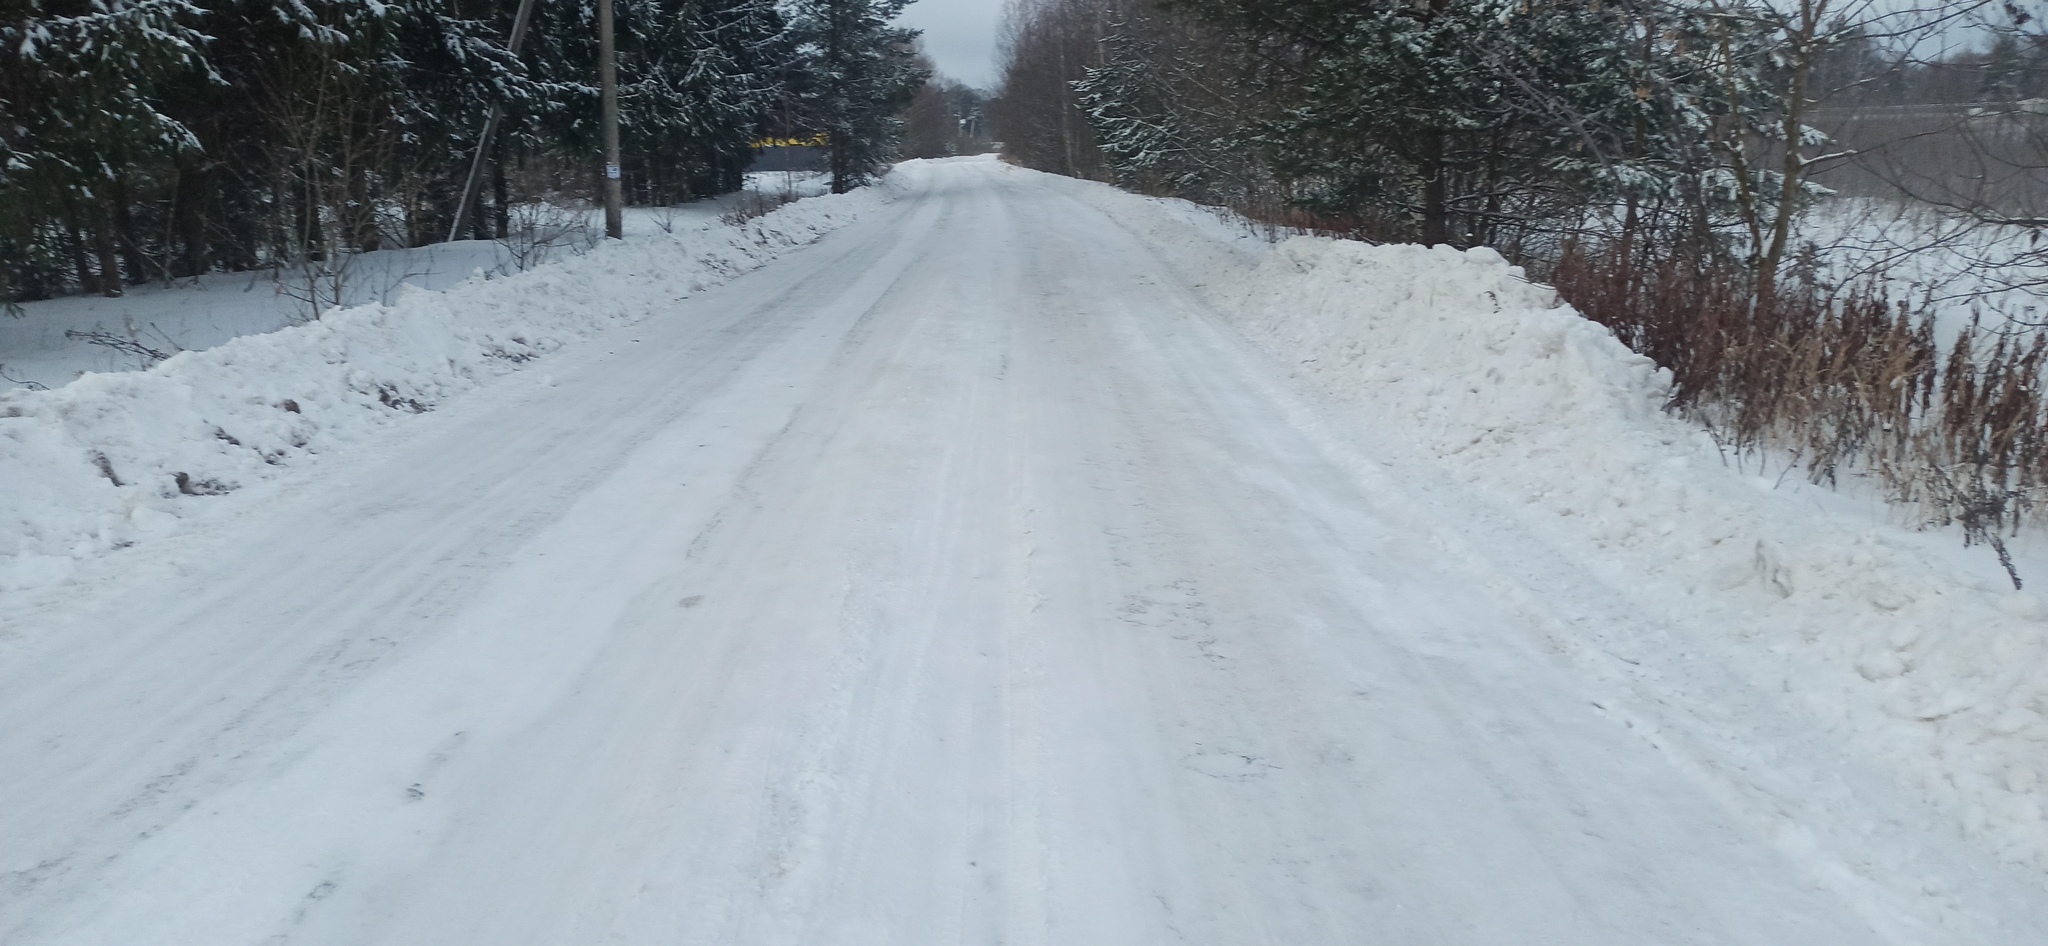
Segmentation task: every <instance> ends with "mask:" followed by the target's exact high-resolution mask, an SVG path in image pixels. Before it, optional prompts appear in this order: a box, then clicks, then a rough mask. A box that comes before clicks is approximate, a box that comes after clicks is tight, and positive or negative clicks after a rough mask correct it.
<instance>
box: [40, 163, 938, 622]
mask: <svg viewBox="0 0 2048 946" xmlns="http://www.w3.org/2000/svg"><path fill="white" fill-rule="evenodd" d="M900 186H902V183H901V182H900V181H898V180H896V179H895V178H893V177H892V178H891V179H889V180H887V181H885V182H884V184H882V185H879V186H877V187H871V188H865V189H862V190H858V191H855V192H853V193H850V194H844V195H836V196H825V197H814V198H807V199H804V200H800V201H797V202H795V203H792V204H789V205H787V206H784V207H782V208H780V209H777V210H775V211H772V212H770V213H767V214H765V215H763V216H760V217H756V218H754V219H752V220H748V221H746V222H744V223H741V224H737V225H734V224H728V223H725V222H722V221H710V222H707V223H706V224H704V225H703V226H702V227H700V228H692V229H686V228H681V227H678V228H676V229H675V231H674V232H673V233H653V234H647V235H645V236H643V237H640V238H637V239H634V240H630V241H626V242H623V243H617V242H610V243H607V244H606V245H604V246H601V247H599V248H598V249H597V250H596V251H594V252H591V253H588V254H585V255H581V256H576V257H572V258H569V259H565V260H562V261H560V262H556V263H551V264H548V265H545V266H541V267H537V268H535V269H533V270H530V271H527V272H523V273H517V274H514V275H511V276H507V277H501V278H484V277H482V276H478V277H472V278H471V279H470V280H468V281H466V282H464V283H462V284H460V285H457V286H454V287H452V288H450V289H448V290H446V291H439V292H435V291H428V290H424V289H416V288H412V287H407V288H406V289H405V290H403V291H402V292H401V293H400V294H399V296H398V298H396V299H395V300H393V301H392V302H391V304H388V305H386V304H370V305H363V306H357V307H354V308H349V309H339V310H334V311H331V312H329V313H328V314H327V315H326V316H325V317H323V318H321V319H319V320H317V321H313V322H309V323H307V324H304V325H298V326H293V327H290V328H285V329H281V330H279V331H275V332H270V333H267V334H261V335H246V336H242V337H240V338H236V339H233V340H230V341H228V342H226V343H224V344H221V345H219V346H217V347H214V348H210V349H207V350H205V351H198V352H185V353H181V354H178V355H175V356H173V357H172V358H170V359H169V360H167V361H164V362H162V363H161V364H158V365H156V366H155V367H153V368H151V369H149V370H147V371H138V372H124V373H118V374H88V375H84V376H82V377H80V378H79V379H77V380H76V381H73V382H71V383H69V384H66V385H64V386H62V387H58V388H55V389H53V390H48V391H30V390H25V389H18V388H16V389H7V390H0V484H5V488H4V489H0V591H9V590H17V589H22V588H28V587H35V586H41V585H48V584H52V583H55V582H59V581H62V580H64V579H65V578H66V577H67V576H69V575H70V574H71V573H72V572H73V570H74V569H75V568H76V567H77V565H78V564H79V563H80V562H81V561H84V560H87V559H91V558H95V557H98V556H100V555H104V554H106V553H107V552H110V551H112V550H115V549H119V548H124V547H126V546H129V545H132V544H134V543H135V542H136V541H138V540H139V539H140V538H142V537H144V536H147V535H149V534H152V533H159V532H165V531H169V530H173V529H175V528H176V527H177V523H178V520H179V518H180V516H181V514H182V511H183V510H186V509H188V508H189V506H188V504H190V503H194V502H203V501H205V498H206V497H208V496H213V495H219V494H222V493H227V492H231V491H234V490H236V489H239V488H241V487H243V486H246V485H250V484H253V483H255V482H260V481H263V480H268V479H273V478H275V477H277V476H279V475H281V474H282V473H283V472H284V471H285V470H286V469H288V468H290V467H292V466H294V465H296V464H301V463H303V461H304V460H306V459H307V458H309V457H313V456H316V455H319V454H322V453H328V452H331V451H333V450H336V449H338V448H341V447H343V446H345V445H347V444H349V443H352V442H356V441H359V440H362V439H363V438H365V437H367V436H369V435H370V434H371V433H372V432H374V431H376V430H377V429H380V428H382V427H385V426H387V425H389V424H392V423H396V422H398V421H400V420H402V419H403V418H405V417H408V416H411V415H414V414H419V413H422V412H425V411H428V410H431V409H433V408H434V407H435V406H436V405H438V404H441V403H443V402H445V401H447V400H448V399H449V398H452V397H455V396H457V395H459V394H461V393H463V392H464V391H468V390H470V389H473V388H476V387H478V386H480V385H483V384H486V383H488V382H490V381H491V380H492V379H494V378H497V377H499V376H502V375H504V374H507V373H509V372H512V371H516V370H518V369H519V368H520V367H521V366H522V365H524V364H525V363H527V362H530V361H532V360H533V359H535V358H538V357H541V356H543V355H546V354H548V353H550V352H553V351H556V350H559V349H561V348H562V347H564V346H566V345H569V344H572V343H574V342H576V341H578V340H580V339H583V338H587V337H590V336H592V335H595V334H597V333H598V332H600V331H603V330H605V329H607V328H610V327H612V326H616V325H622V324H627V323H631V322H636V321H639V320H641V319H644V318H647V317H649V316H652V315H655V314H656V313H658V312H660V311H661V310H663V309H664V308H666V307H667V306H669V305H672V304H673V301H674V300H676V299H678V298H681V297H684V296H688V295H691V294H693V293H696V292H699V291H702V290H703V289H706V288H709V287H711V286H714V285H718V284H720V283H723V282H725V281H727V280H729V279H731V278H733V277H734V276H737V275H739V274H741V273H745V272H749V271H751V270H754V269H757V268H759V267H761V266H762V265H765V264H766V263H768V262H769V261H771V260H773V259H775V258H777V257H779V256H781V255H782V254H784V253H786V252H788V251H789V250H791V249H794V248H796V247H799V246H803V245H805V244H808V243H811V242H813V241H815V240H817V239H818V238H819V237H821V236H823V235H824V234H826V233H828V232H831V231H833V230H836V229H838V228H840V227H843V226H845V225H847V224H849V223H851V222H853V221H854V220H855V219H857V218H858V217H860V216H861V215H862V214H863V213H864V212H866V211H868V210H871V209H873V208H874V207H876V206H878V205H879V204H882V203H885V202H887V201H889V200H892V199H893V198H894V194H895V192H896V189H897V188H899V187H900ZM628 285H637V286H640V287H643V288H642V291H639V292H621V291H620V287H621V286H628Z"/></svg>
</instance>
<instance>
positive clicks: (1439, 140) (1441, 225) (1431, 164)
mask: <svg viewBox="0 0 2048 946" xmlns="http://www.w3.org/2000/svg"><path fill="white" fill-rule="evenodd" d="M1444 137H1445V135H1444V133H1443V132H1441V131H1431V132H1424V133H1423V136H1422V160H1421V162H1420V163H1421V165H1422V242H1423V245H1425V246H1436V245H1438V244H1441V243H1449V242H1450V233H1451V213H1450V188H1449V186H1448V185H1449V182H1448V181H1446V180H1444Z"/></svg>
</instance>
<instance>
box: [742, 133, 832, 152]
mask: <svg viewBox="0 0 2048 946" xmlns="http://www.w3.org/2000/svg"><path fill="white" fill-rule="evenodd" d="M830 144H832V136H831V135H828V134H826V133H824V132H822V131H821V132H818V133H817V134H815V135H812V136H810V137H809V138H763V139H761V140H759V141H756V142H754V147H755V148H823V147H827V146H829V145H830Z"/></svg>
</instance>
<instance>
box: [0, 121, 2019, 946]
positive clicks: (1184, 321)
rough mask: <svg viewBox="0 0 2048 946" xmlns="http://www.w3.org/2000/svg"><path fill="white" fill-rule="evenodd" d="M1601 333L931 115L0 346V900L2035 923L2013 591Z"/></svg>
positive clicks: (1481, 289)
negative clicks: (12, 377)
mask: <svg viewBox="0 0 2048 946" xmlns="http://www.w3.org/2000/svg"><path fill="white" fill-rule="evenodd" d="M778 256H779V257H781V258H779V259H773V260H772V261H771V257H778ZM749 270H753V271H751V272H749ZM727 280H729V281H727ZM715 282H724V284H723V285H720V286H716V287H713V286H711V285H710V284H711V283H715ZM1662 380H1663V379H1662V378H1661V376H1660V374H1659V373H1658V372H1657V371H1656V370H1655V369H1654V366H1652V365H1649V364H1647V363H1646V362H1644V361H1643V360H1642V359H1640V358H1638V357H1636V356H1634V355H1632V354H1630V353H1629V352H1627V351H1626V350H1625V349H1624V348H1622V347H1621V346H1620V345H1619V344H1618V343H1616V342H1614V341H1613V339H1611V338H1610V337H1608V336H1607V335H1606V334H1605V333H1604V332H1603V331H1601V330H1600V329H1598V328H1597V327H1596V326H1593V325H1591V324H1590V323H1587V322H1585V321H1584V320H1582V319H1579V318H1578V317H1577V316H1576V315H1574V314H1573V313H1571V312H1570V311H1569V310H1567V309H1563V308H1559V307H1557V306H1556V305H1555V300H1554V298H1553V297H1552V295H1551V294H1550V293H1549V292H1548V291H1547V290H1545V289H1543V288H1541V287H1537V286H1532V285H1529V284H1528V283H1526V282H1525V281H1523V280H1522V279H1521V278H1520V276H1519V274H1518V273H1516V272H1515V271H1514V270H1513V269H1512V268H1510V267H1508V266H1507V265H1506V264H1505V263H1504V262H1502V261H1501V260H1499V258H1498V257H1496V256H1493V255H1492V254H1490V253H1487V252H1485V251H1474V252H1470V253H1457V252H1453V251H1448V250H1426V249H1421V248H1416V247H1368V246H1363V245H1359V244H1351V243H1342V242H1337V241H1329V240H1322V239H1297V240H1292V241H1289V242H1286V243H1282V244H1280V245H1278V246H1269V245H1267V244H1266V243H1264V242H1262V241H1260V240H1258V239H1256V238H1255V237H1253V236H1251V235H1249V233H1248V232H1247V231H1246V230H1244V229H1243V228H1239V227H1236V226H1234V225H1233V224H1231V223H1230V222H1229V221H1227V220H1223V219H1220V218H1218V217H1217V216H1216V215H1214V214H1211V213H1209V212H1207V211H1204V210H1202V209H1200V208H1195V207H1193V206H1191V205H1187V204H1182V203H1177V202H1169V201H1156V200H1149V199H1145V198H1140V197H1136V196H1132V195H1128V194H1123V193H1120V192H1117V191H1114V190H1112V189H1109V188H1107V187H1103V186H1100V185H1095V184H1089V183H1085V182H1079V181H1072V180H1066V179H1060V178H1052V177H1048V176H1045V175H1040V174H1035V173H1032V172H1027V171H1022V170H1019V169H1015V168H1010V167H1007V166H1004V165H1001V164H999V163H996V162H994V161H990V160H978V159H967V160H953V161H944V162H913V163H911V164H907V165H904V166H903V167H902V168H901V169H899V171H898V173H896V174H894V175H892V176H891V177H890V179H889V182H888V184H887V186H886V187H884V188H878V189H874V190H870V191H866V192H861V193H856V194H853V195H847V196H844V197H836V198H834V197H828V198H819V199H816V200H807V201H803V202H800V203H798V204H795V205H792V206H790V207H788V208H785V209H783V210H781V211H778V212H776V213H774V214H771V215H769V216H768V217H764V218H761V219H760V220H757V221H754V222H752V223H750V224H748V225H747V227H745V228H739V229H735V228H731V227H725V226H723V225H707V226H706V227H705V228H703V229H701V230H693V231H690V232H689V233H688V234H685V233H684V232H683V231H682V228H680V227H679V228H677V233H676V234H674V235H673V236H670V235H664V234H647V233H643V234H641V235H639V236H638V237H637V238H636V239H634V240H629V241H627V242H626V243H625V244H624V245H621V246H609V247H606V248H604V249H603V250H601V251H599V252H595V253H591V254H589V255H587V256H583V257H580V258H577V259H573V260H569V261H566V262H563V263H560V264H558V265H554V266H549V267H544V268H542V269H538V270H535V271H532V272H528V273H525V274H522V275H518V276H514V277H511V278H506V279H492V280H479V281H476V282H473V283H465V284H462V285H459V286H456V287H454V288H452V289H450V290H449V291H447V292H442V293H427V292H411V293H408V294H406V295H405V296H403V297H402V298H399V299H397V300H395V301H394V302H392V303H391V304H389V305H373V306H368V307H364V308H360V309H355V310H350V311H348V312H344V313H341V314H338V315H333V316H329V317H328V318H325V319H322V320H321V321H320V322H318V323H315V324H313V325H308V326H303V327H299V328H293V329H289V330H286V331H283V332H279V333H274V334H271V335H262V336H252V337H248V338H241V339H238V340H236V341H233V342H230V343H228V344H224V345H221V346H219V347H217V348H214V349H212V350H210V351H207V352H204V353H198V354H190V355H182V356H179V357H178V358H176V359H174V360H173V361H171V362H169V363H166V364H165V365H162V366H159V367H158V368H156V369H154V370H152V371H149V372H140V373H129V374H123V375H112V376H92V377H88V378H86V379H85V380H83V381H81V382H77V383H74V384H72V385H69V386H67V387H65V388H62V389H60V390H57V391H52V392H39V393H29V392H14V393H10V394H6V395H0V479H4V480H5V481H6V482H7V483H8V484H10V486H12V484H16V483H21V484H27V485H26V486H25V487H24V488H23V489H21V490H19V491H15V490H10V493H9V495H8V496H7V497H6V498H0V503H4V504H6V505H5V506H4V508H0V511H4V512H5V513H6V516H7V518H0V530H5V529H13V530H14V531H13V532H7V533H5V536H6V542H7V543H11V544H13V545H14V546H16V547H18V548H19V549H20V550H21V552H20V554H17V555H16V556H15V557H14V558H13V559H12V562H13V565H12V566H11V567H12V571H11V572H9V574H10V575H11V576H12V581H13V582H14V584H13V590H11V591H9V592H7V593H6V596H5V597H4V598H0V941H5V942H8V943H14V942H21V943H133V942H177V943H198V942H208V943H212V942H220V943H233V942H255V941H269V942H307V943H338V942H349V943H385V942H388V943H423V942H432V943H441V944H457V943H491V944H493V946H497V944H509V943H523V942H530V943H570V942H578V943H580V942H596V941H619V942H663V943H669V942H704V943H735V942H747V943H764V944H765V943H790V944H795V943H805V944H812V943H876V944H881V943H888V944H910V943H938V942H948V943H952V942H990V943H994V942H1004V943H1048V944H1052V943H1079V942H1100V943H1150V942H1160V943H1166V942H1203V943H1250V942H1273V943H1337V942H1390V943H1423V942H1428V943H1447V944H1448V943H1458V944H1468V943H1469V944H1477V943H1489V944H1492V943H1498V944H1508V943H1515V944H1520V943H1533V942H1556V943H1571V944H1575V946H1579V944H1585V946H1602V944H1615V946H1620V944H1628V946H1637V944H1646V943H1665V944H1678V943H1695V944H1717V946H1719V944H1737V943H1742V944H1759V946H1761V944H1773V946H1777V944H1789V943H1799V944H1830V943H1840V944H1869V943H1886V944H1951V943H1952V944H2006V943H2010V944H2034V943H2040V942H2044V941H2048V834H2044V828H2043V825H2042V823H2041V816H2042V805H2043V803H2044V800H2048V795H2044V787H2043V786H2042V785H2041V779H2042V778H2043V777H2044V776H2048V753H2044V751H2043V747H2044V745H2048V719H2044V715H2043V714H2044V712H2048V691H2044V689H2043V684H2044V681H2048V673H2044V671H2048V666H2044V663H2048V658H2044V648H2048V613H2044V610H2043V607H2042V605H2041V604H2040V603H2039V602H2038V601H2037V600H2036V599H2035V598H2033V597H2031V596H2028V595H2021V594H2015V593H2013V592H2011V591H2009V590H2003V589H2002V588H2001V583H2002V582H2003V580H2004V579H2003V574H2002V572H2001V571H2000V570H1999V568H1998V566H1997V564H1996V563H1995V562H1994V561H1992V560H1991V559H1990V557H1989V556H1988V555H1986V554H1981V553H1980V550H1964V549H1962V548H1961V547H1960V543H1959V542H1957V541H1956V538H1955V537H1954V536H1952V535H1945V534H1938V533H1937V534H1923V533H1919V532H1915V531H1913V530H1912V529H1910V528H1908V527H1907V526H1906V525H1905V524H1902V523H1901V522H1900V520H1899V519H1898V517H1897V514H1896V513H1893V512H1892V511H1889V510H1887V509H1885V508H1884V507H1882V506H1881V505H1879V504H1877V503H1875V502H1872V501H1869V500H1868V499H1867V498H1864V497H1859V496H1854V495H1839V494H1834V493H1829V492H1826V491H1823V490H1819V489H1817V488H1813V487H1809V486H1806V485H1804V484H1803V483H1798V482H1779V481H1778V480H1777V479H1776V478H1771V479H1763V478H1759V477H1757V476H1755V475H1753V472H1745V471H1743V470H1739V469H1733V468H1730V467H1729V466H1727V465H1725V464H1724V463H1723V462H1722V460H1721V458H1720V456H1719V455H1718V454H1717V453H1716V452H1715V451H1714V448H1713V446H1712V444H1711V443H1710V442H1708V441H1706V440H1705V438H1704V437H1703V436H1702V435H1700V434H1699V433H1698V432H1697V431H1695V430H1693V429H1692V428H1689V427H1687V426H1685V425H1684V424H1682V423H1679V422H1677V421H1674V420H1672V419H1670V418H1669V417H1667V416H1665V415H1663V414H1662V413H1661V412H1659V411H1658V410H1657V404H1658V403H1659V400H1660V396H1661V384H1662ZM286 402H290V403H291V405H292V406H291V407H286V406H284V405H285V404H286ZM429 407H430V408H433V410H432V411H431V412H426V413H419V412H416V410H415V409H416V408H429ZM300 441H303V442H300ZM314 453H318V454H320V458H319V462H318V463H308V462H305V461H306V460H308V459H309V458H310V457H311V456H312V455H313V454H314ZM267 458H274V459H275V462H269V459H267ZM181 473H182V474H184V476H183V478H182V479H180V477H179V476H178V474H181ZM115 479H119V480H121V482H122V484H124V485H116V484H115V483H114V482H112V481H113V480H115ZM1792 479H1794V480H1796V477H1795V478H1792ZM181 483H182V484H183V488H182V489H181V487H180V484H181ZM210 484H212V485H210ZM215 485H217V486H219V487H223V488H224V487H228V486H235V487H239V488H236V489H233V490H232V491H228V492H226V493H224V494H222V495H208V494H211V493H215V492H218V490H216V489H215V488H214V486H215ZM2033 564H2035V563H2034V561H2032V560H2028V561H2023V563H2022V568H2023V569H2026V568H2028V567H2029V566H2032V565H2033Z"/></svg>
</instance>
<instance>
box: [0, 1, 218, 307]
mask: <svg viewBox="0 0 2048 946" xmlns="http://www.w3.org/2000/svg"><path fill="white" fill-rule="evenodd" d="M198 15H199V10H198V8H197V7H195V6H193V5H192V4H190V3H187V2H184V0H4V2H0V260H4V261H5V262H0V291H6V292H7V293H8V295H10V296H16V295H22V294H27V295H43V294H48V293H49V292H51V291H53V290H55V289H57V288H58V287H61V286H62V285H63V284H64V283H65V281H66V280H65V278H64V276H63V275H61V273H62V271H63V270H64V269H65V264H66V263H69V264H70V267H71V268H72V269H73V270H74V272H75V278H76V281H77V285H78V286H79V287H80V288H82V289H85V290H87V291H99V292H103V293H105V294H107V295H120V294H121V291H122V286H123V285H124V284H125V283H127V282H132V281H140V280H142V279H147V278H149V277H150V276H151V275H152V274H151V273H150V271H149V264H148V260H147V258H146V256H145V254H144V252H143V251H142V249H141V247H140V246H139V242H138V241H139V238H140V234H139V230H138V228H137V227H136V226H135V224H134V222H133V220H132V217H131V215H130V214H129V201H128V199H127V197H128V194H129V193H130V192H132V191H136V190H139V189H141V188H143V187H145V186H147V183H148V182H147V181H146V180H145V179H144V178H145V177H146V176H147V175H150V174H152V173H155V172H157V171H158V169H160V168H161V167H162V166H163V165H164V164H166V163H167V162H168V159H169V157H170V156H171V155H173V154H176V153H178V152H180V151H185V150H189V149H192V148H194V147H196V144H197V143H196V141H195V140H194V139H193V137H192V134H191V132H190V131H189V130H188V129H186V127H185V126H184V125H183V124H181V123H179V122H178V121H177V120H176V119H173V118H171V117H170V116H168V115H166V114H165V113H164V111H163V110H162V109H161V108H160V107H159V105H158V99H157V96H156V90H157V89H158V87H160V86H161V85H162V84H164V83H166V82H168V81H171V80H172V79H173V78H174V77H175V76H177V75H178V74H179V73H182V72H189V71H195V70H198V69H201V68H203V67H202V62H203V60H202V58H201V53H202V49H203V47H204V45H205V37H204V36H202V35H201V34H200V33H198V32H197V31H196V30H194V29H193V27H192V23H193V21H194V20H196V19H197V18H198ZM67 257H68V259H67ZM124 261H125V263H126V267H125V272H124V266H123V262H124Z"/></svg>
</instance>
